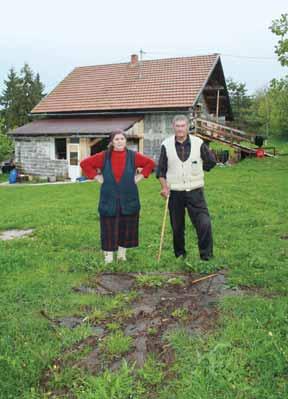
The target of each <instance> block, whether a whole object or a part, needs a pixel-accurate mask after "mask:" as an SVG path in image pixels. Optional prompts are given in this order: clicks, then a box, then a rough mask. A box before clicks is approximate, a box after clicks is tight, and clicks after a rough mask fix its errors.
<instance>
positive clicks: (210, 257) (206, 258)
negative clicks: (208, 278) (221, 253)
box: [200, 255, 213, 262]
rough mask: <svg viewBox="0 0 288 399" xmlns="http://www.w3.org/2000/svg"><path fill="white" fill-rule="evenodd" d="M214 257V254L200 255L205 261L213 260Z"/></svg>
mask: <svg viewBox="0 0 288 399" xmlns="http://www.w3.org/2000/svg"><path fill="white" fill-rule="evenodd" d="M212 258H213V255H211V256H208V255H203V256H200V259H201V260H204V261H206V262H207V261H209V260H211V259H212Z"/></svg>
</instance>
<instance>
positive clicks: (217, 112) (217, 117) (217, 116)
mask: <svg viewBox="0 0 288 399" xmlns="http://www.w3.org/2000/svg"><path fill="white" fill-rule="evenodd" d="M219 93H220V90H219V89H218V90H217V104H216V122H217V123H218V120H219V101H220V95H219Z"/></svg>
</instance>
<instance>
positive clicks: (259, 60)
mask: <svg viewBox="0 0 288 399" xmlns="http://www.w3.org/2000/svg"><path fill="white" fill-rule="evenodd" d="M287 4H288V2H287V0H273V1H269V2H264V1H260V0H255V1H253V0H241V1H237V2H236V1H231V0H217V1H203V0H202V1H200V0H198V1H194V0H190V1H189V0H187V1H184V0H177V1H175V0H174V1H172V2H169V1H168V0H165V1H164V0H158V1H157V0H145V1H142V2H141V0H140V1H136V0H122V1H110V0H106V1H105V0H103V1H97V0H93V1H91V0H82V1H79V0H78V1H74V0H69V1H68V0H49V1H43V2H40V1H39V0H37V1H36V0H26V1H8V0H5V1H2V2H1V23H0V88H3V85H2V83H3V80H4V79H5V78H6V76H7V73H8V70H9V68H10V67H11V66H13V67H15V68H16V70H18V71H19V70H20V68H21V67H22V66H23V64H24V62H27V63H28V64H29V65H30V66H31V67H32V69H33V70H34V71H36V72H39V73H40V77H41V80H42V82H43V83H44V84H45V89H46V92H49V91H50V90H52V88H53V87H54V86H55V85H56V84H57V83H58V82H59V81H61V80H62V79H63V78H64V77H65V75H66V74H67V73H69V72H70V71H71V70H72V69H73V68H74V67H75V66H83V65H95V64H106V63H107V64H108V63H114V62H127V61H129V58H130V54H132V53H135V52H136V53H139V50H140V48H142V49H143V50H144V51H145V52H146V54H145V55H144V59H153V58H167V57H177V56H191V55H201V54H210V53H215V52H217V53H220V54H222V62H223V66H224V73H225V75H226V78H227V77H232V78H233V79H235V80H237V81H242V82H246V84H247V87H248V89H249V91H250V92H253V91H254V90H256V89H259V88H261V87H263V86H265V84H267V83H268V82H269V81H270V80H271V79H272V78H274V77H281V76H284V75H285V74H287V73H288V69H287V68H283V67H281V66H280V64H279V62H278V61H277V58H276V56H275V54H274V46H275V44H276V42H277V38H276V36H275V35H273V34H272V33H271V32H270V30H269V29H268V28H269V26H270V24H271V21H272V20H273V19H275V18H278V17H280V15H281V13H285V12H288V6H287ZM249 57H255V58H249Z"/></svg>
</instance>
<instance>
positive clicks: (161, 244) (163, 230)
mask: <svg viewBox="0 0 288 399" xmlns="http://www.w3.org/2000/svg"><path fill="white" fill-rule="evenodd" d="M168 203H169V195H168V196H167V198H166V202H165V210H164V217H163V223H162V230H161V237H160V246H159V252H158V257H157V261H158V262H160V258H161V253H162V246H163V241H164V234H165V226H166V219H167V213H168Z"/></svg>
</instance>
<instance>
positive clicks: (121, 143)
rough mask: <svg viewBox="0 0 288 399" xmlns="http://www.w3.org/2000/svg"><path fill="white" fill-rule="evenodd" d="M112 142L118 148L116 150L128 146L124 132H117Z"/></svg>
mask: <svg viewBox="0 0 288 399" xmlns="http://www.w3.org/2000/svg"><path fill="white" fill-rule="evenodd" d="M112 144H113V148H114V150H116V151H121V150H124V149H125V147H126V138H125V136H123V134H121V133H119V134H116V136H115V137H114V138H113V141H112Z"/></svg>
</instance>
